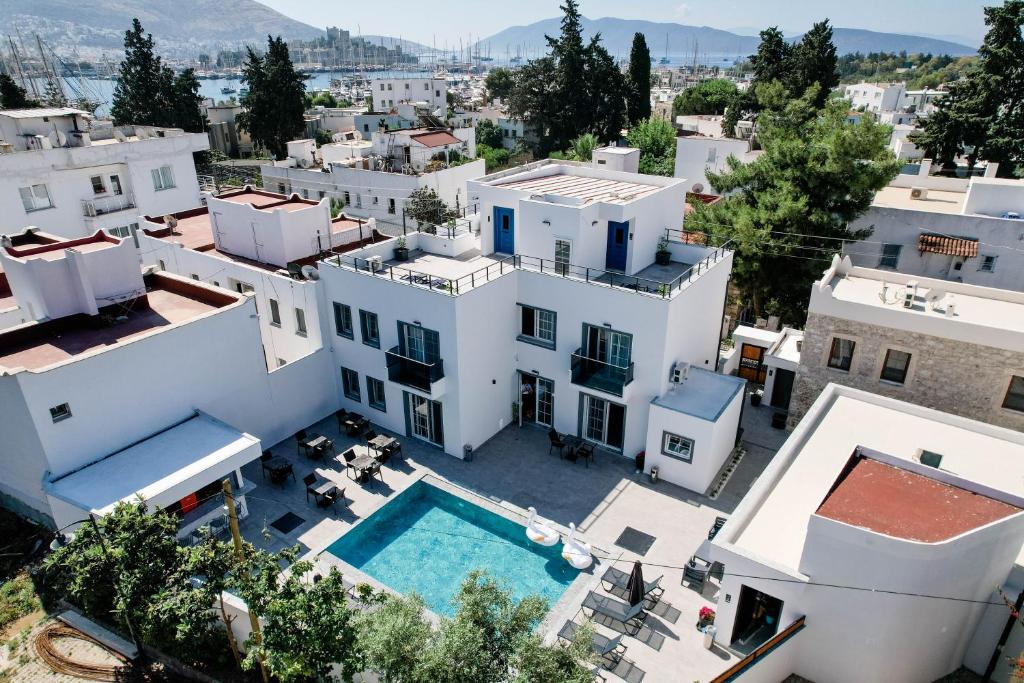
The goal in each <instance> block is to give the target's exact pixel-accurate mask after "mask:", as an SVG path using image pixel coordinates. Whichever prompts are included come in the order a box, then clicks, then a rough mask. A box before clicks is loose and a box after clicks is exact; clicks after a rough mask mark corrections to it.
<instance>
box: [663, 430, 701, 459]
mask: <svg viewBox="0 0 1024 683" xmlns="http://www.w3.org/2000/svg"><path fill="white" fill-rule="evenodd" d="M693 446H694V441H693V439H691V438H689V437H686V436H682V435H681V434H675V433H674V432H670V431H667V430H666V431H663V432H662V433H661V454H662V455H664V456H666V457H668V458H672V459H674V460H681V461H683V462H690V463H692V462H693Z"/></svg>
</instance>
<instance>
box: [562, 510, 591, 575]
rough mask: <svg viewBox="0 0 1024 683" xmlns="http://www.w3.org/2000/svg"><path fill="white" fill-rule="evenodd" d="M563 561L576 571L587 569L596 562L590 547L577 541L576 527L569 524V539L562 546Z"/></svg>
mask: <svg viewBox="0 0 1024 683" xmlns="http://www.w3.org/2000/svg"><path fill="white" fill-rule="evenodd" d="M562 559H563V560H565V561H566V562H568V563H569V564H571V565H572V566H573V567H575V568H576V569H586V568H587V567H589V566H590V564H591V563H592V562H593V561H594V558H593V557H592V556H591V554H590V545H588V544H587V543H584V542H583V541H577V540H576V525H575V524H573V523H572V522H569V538H567V539H565V543H563V544H562Z"/></svg>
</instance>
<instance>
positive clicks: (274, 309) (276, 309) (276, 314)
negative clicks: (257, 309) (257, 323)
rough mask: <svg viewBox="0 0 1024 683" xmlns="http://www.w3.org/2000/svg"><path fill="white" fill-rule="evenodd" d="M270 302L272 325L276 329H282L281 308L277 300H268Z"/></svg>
mask: <svg viewBox="0 0 1024 683" xmlns="http://www.w3.org/2000/svg"><path fill="white" fill-rule="evenodd" d="M267 301H269V302H270V324H271V325H273V326H274V327H281V306H280V304H278V303H277V299H267Z"/></svg>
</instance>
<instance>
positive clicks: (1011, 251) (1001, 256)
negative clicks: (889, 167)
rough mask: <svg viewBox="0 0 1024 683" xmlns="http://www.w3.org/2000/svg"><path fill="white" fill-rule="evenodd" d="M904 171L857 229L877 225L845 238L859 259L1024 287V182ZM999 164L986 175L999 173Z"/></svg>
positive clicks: (963, 279)
mask: <svg viewBox="0 0 1024 683" xmlns="http://www.w3.org/2000/svg"><path fill="white" fill-rule="evenodd" d="M930 165H931V163H930V161H929V160H927V159H926V160H925V161H924V162H923V163H922V169H921V172H920V174H919V175H900V176H897V178H896V179H895V180H894V181H893V182H892V183H891V184H890V185H889V186H888V187H886V188H883V189H882V190H880V191H879V192H878V193H877V194H876V195H875V199H874V201H873V202H872V204H871V208H870V209H869V210H868V211H867V212H866V213H865V214H864V215H863V216H861V217H860V218H859V219H857V220H856V221H854V222H853V223H852V224H851V229H854V230H859V229H864V228H870V229H871V231H872V232H871V235H870V236H869V237H867V238H866V239H865V240H864V241H861V242H847V243H845V244H844V248H843V253H844V254H845V255H849V256H850V258H851V259H852V260H853V263H854V264H855V265H858V266H866V267H869V268H885V269H892V270H896V271H899V272H901V273H905V274H908V275H921V276H924V277H931V278H939V279H944V280H951V281H955V282H964V283H968V284H975V285H982V286H985V287H997V288H1000V289H1015V290H1024V247H1022V244H1024V220H1021V219H1020V217H1021V216H1024V181H1020V180H1004V179H1000V178H993V177H973V178H970V179H969V180H968V179H961V178H948V177H940V176H931V175H928V169H929V167H930ZM995 171H996V165H995V164H990V165H989V167H988V169H987V171H986V172H987V173H988V174H989V175H994V174H995Z"/></svg>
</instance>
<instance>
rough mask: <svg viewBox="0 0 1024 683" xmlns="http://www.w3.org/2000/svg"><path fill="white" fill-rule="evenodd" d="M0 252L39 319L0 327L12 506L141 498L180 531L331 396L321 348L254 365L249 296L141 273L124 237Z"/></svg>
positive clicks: (6, 476)
mask: <svg viewBox="0 0 1024 683" xmlns="http://www.w3.org/2000/svg"><path fill="white" fill-rule="evenodd" d="M0 262H2V263H3V267H4V272H5V273H6V275H7V277H8V280H9V282H10V286H11V289H12V290H13V295H14V297H15V298H16V299H17V302H18V304H19V305H20V306H21V307H22V308H25V309H30V310H32V311H33V312H34V316H33V317H35V318H38V320H37V321H36V322H30V323H27V324H24V325H19V326H16V327H13V328H10V329H7V330H5V331H3V332H0V368H2V372H0V402H2V404H3V406H4V410H3V411H0V441H2V442H3V443H4V444H6V446H7V448H8V451H7V453H6V454H5V456H4V457H3V458H0V495H2V496H3V498H4V502H5V505H7V506H9V507H12V508H13V509H16V510H18V511H20V512H23V513H25V514H28V515H30V516H34V517H37V518H40V519H45V520H48V521H50V522H52V523H54V524H56V525H57V526H58V527H61V526H64V525H66V524H70V523H73V522H76V521H79V520H81V519H83V518H84V517H85V516H86V515H87V514H88V513H90V512H94V513H97V514H103V513H104V512H106V511H109V509H110V507H111V506H112V505H113V504H115V503H116V502H117V501H119V500H134V499H135V496H136V494H142V495H144V496H145V497H146V498H147V499H148V500H150V501H151V502H152V503H153V504H154V505H157V506H160V507H165V508H167V509H169V510H171V511H173V512H175V513H177V514H179V515H180V516H181V519H182V527H181V534H182V535H183V536H184V535H186V534H188V532H189V531H190V530H191V529H193V528H196V527H198V526H199V525H200V524H202V523H203V521H204V520H206V519H209V518H210V517H211V516H216V515H218V514H220V512H219V510H218V509H217V506H216V505H213V506H212V507H211V505H210V504H208V503H206V500H205V498H206V497H207V495H208V494H209V493H210V492H211V491H212V490H214V489H219V486H220V481H221V479H222V478H224V477H225V476H231V478H232V480H233V483H234V484H235V486H236V493H238V494H240V495H241V496H244V494H245V493H247V492H249V491H251V490H252V488H253V487H254V484H253V483H252V482H248V481H245V480H244V479H243V478H242V476H241V474H240V469H239V468H241V466H242V465H244V464H246V463H248V462H250V461H252V460H253V459H255V458H258V457H259V455H260V442H261V441H267V442H270V443H276V442H277V441H279V440H280V439H282V438H284V437H285V436H286V435H288V434H291V433H293V432H294V431H295V430H296V429H298V428H300V427H302V426H305V425H307V424H309V423H310V421H311V418H312V420H315V419H318V418H319V417H322V416H323V415H326V414H329V413H330V412H331V411H332V410H334V409H335V407H336V403H337V399H336V398H335V396H336V385H335V381H334V379H333V375H332V373H330V370H329V369H330V365H331V364H330V362H329V361H328V358H327V354H326V352H323V351H321V352H318V353H314V354H310V355H309V356H307V357H306V358H304V359H301V360H299V361H297V362H295V363H289V364H288V366H287V367H285V368H277V369H274V370H272V371H270V372H268V370H267V368H266V366H265V364H264V363H263V360H262V359H263V352H262V349H261V345H260V331H259V320H258V315H257V308H256V301H255V300H254V298H253V297H252V296H251V295H249V294H238V293H235V292H230V291H228V290H226V289H223V288H215V287H211V286H209V285H207V284H205V283H201V282H196V281H193V280H191V279H189V278H183V277H180V276H177V275H171V274H169V273H166V272H151V271H147V272H143V271H141V270H140V268H139V256H138V251H137V250H136V248H135V245H134V244H133V242H132V241H131V240H121V239H118V238H114V237H111V236H108V235H105V234H104V233H103V232H102V231H97V233H96V234H95V235H93V236H92V237H89V238H85V239H80V240H74V241H68V242H60V243H51V244H45V245H23V246H5V247H3V248H0ZM211 378H215V381H211ZM282 396H286V397H287V400H280V397H282ZM241 504H242V512H243V514H244V512H245V503H244V501H242V502H241Z"/></svg>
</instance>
